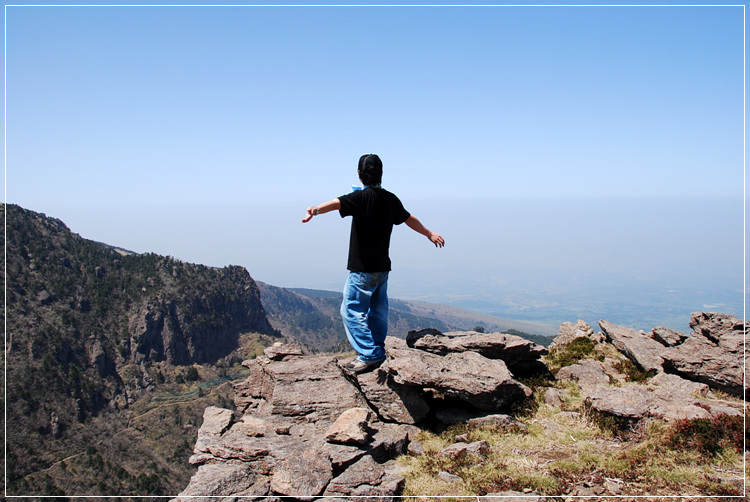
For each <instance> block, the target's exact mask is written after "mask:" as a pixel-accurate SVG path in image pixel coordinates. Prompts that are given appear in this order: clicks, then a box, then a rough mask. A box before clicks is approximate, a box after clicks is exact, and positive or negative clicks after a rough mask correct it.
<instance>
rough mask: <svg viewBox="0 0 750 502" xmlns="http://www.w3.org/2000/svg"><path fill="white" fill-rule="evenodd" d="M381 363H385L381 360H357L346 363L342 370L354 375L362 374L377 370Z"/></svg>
mask: <svg viewBox="0 0 750 502" xmlns="http://www.w3.org/2000/svg"><path fill="white" fill-rule="evenodd" d="M383 361H385V359H381V360H380V361H361V360H360V359H359V358H357V359H355V360H354V361H351V362H348V363H346V364H345V365H344V369H345V370H347V371H351V372H352V373H355V374H358V373H364V372H366V371H370V370H373V369H375V368H377V367H378V366H380V365H381V364H383Z"/></svg>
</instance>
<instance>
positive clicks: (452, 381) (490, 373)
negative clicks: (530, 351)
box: [387, 348, 531, 411]
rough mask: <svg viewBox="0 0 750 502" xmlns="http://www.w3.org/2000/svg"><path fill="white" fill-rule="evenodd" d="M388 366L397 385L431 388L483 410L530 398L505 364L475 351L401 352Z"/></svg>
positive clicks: (393, 357) (497, 408)
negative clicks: (440, 352) (447, 352)
mask: <svg viewBox="0 0 750 502" xmlns="http://www.w3.org/2000/svg"><path fill="white" fill-rule="evenodd" d="M387 365H388V371H390V372H391V373H392V374H394V380H395V381H396V382H398V383H403V384H407V385H412V386H418V387H422V388H426V387H429V388H434V389H437V390H438V391H440V392H442V393H444V394H445V395H446V396H449V397H457V398H460V399H462V400H464V401H466V402H467V403H469V404H471V405H472V406H474V407H476V408H479V409H482V410H488V411H494V410H499V409H501V408H502V407H503V406H505V405H508V404H510V403H512V402H514V401H516V400H518V399H523V398H525V397H529V396H530V395H531V390H530V389H529V388H528V387H526V386H525V385H523V384H521V383H520V382H517V381H516V380H514V379H513V376H512V375H511V373H510V371H508V368H507V367H506V366H505V363H504V362H502V361H501V360H496V359H487V358H486V357H483V356H481V355H479V354H477V353H476V352H461V353H453V352H452V353H449V354H447V355H446V356H442V357H441V356H438V355H434V354H430V353H427V352H424V351H421V350H417V349H408V348H407V349H400V350H398V351H397V353H396V354H389V359H388V362H387Z"/></svg>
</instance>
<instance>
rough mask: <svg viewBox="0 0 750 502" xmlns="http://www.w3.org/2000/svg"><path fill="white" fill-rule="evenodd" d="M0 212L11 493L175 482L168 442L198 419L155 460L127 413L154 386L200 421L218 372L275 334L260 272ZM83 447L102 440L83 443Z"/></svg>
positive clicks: (232, 371)
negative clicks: (135, 249)
mask: <svg viewBox="0 0 750 502" xmlns="http://www.w3.org/2000/svg"><path fill="white" fill-rule="evenodd" d="M2 211H4V212H5V211H7V218H6V221H7V237H8V241H7V243H6V244H7V246H6V247H7V256H6V258H7V304H8V306H9V308H8V311H7V332H8V347H7V356H8V358H7V368H8V381H7V396H6V397H7V399H6V403H7V407H8V417H7V445H8V457H7V459H8V461H7V469H8V485H7V488H8V493H9V494H22V495H37V494H44V493H47V494H51V495H61V494H76V495H89V494H134V493H138V494H143V495H156V494H159V493H176V492H177V491H179V489H181V488H182V487H184V486H185V484H186V483H187V481H188V480H189V473H190V471H191V470H192V467H190V465H189V464H188V463H187V462H186V461H185V460H186V457H185V455H183V454H180V455H179V456H176V455H175V452H176V449H177V448H178V447H180V448H181V446H180V445H183V443H184V442H185V441H187V442H188V443H189V444H193V443H194V441H195V434H196V433H197V429H182V428H178V429H176V430H174V431H170V432H169V433H166V434H165V435H164V436H163V438H162V441H163V443H164V444H165V445H167V447H166V450H167V451H165V453H164V457H163V458H161V457H159V456H158V455H157V454H156V453H154V451H155V450H154V449H153V448H151V447H148V448H147V447H146V445H147V444H148V443H149V441H151V439H150V430H151V428H149V427H146V428H144V429H143V430H140V431H135V430H134V429H133V427H132V420H134V419H135V418H136V417H138V416H140V413H141V412H143V413H145V411H146V410H143V409H141V408H143V407H146V408H147V407H149V406H151V407H158V406H161V404H159V403H158V402H156V401H152V400H151V399H152V398H153V397H154V396H157V395H158V396H170V395H173V396H180V399H179V400H176V401H177V402H179V405H180V406H187V405H188V403H192V402H195V403H200V406H199V408H200V409H195V410H192V409H191V411H190V412H189V413H186V414H184V416H182V417H181V420H182V422H183V423H192V424H193V427H197V425H199V424H200V420H201V416H202V413H203V409H204V408H205V406H206V403H208V402H211V401H210V400H211V399H214V398H213V397H212V396H215V395H216V393H217V392H222V391H220V390H219V389H222V388H224V387H227V386H224V387H222V385H221V383H222V382H226V379H227V378H233V377H234V376H235V375H238V374H241V373H242V372H243V371H246V370H244V369H243V368H241V367H239V363H240V362H241V361H242V360H243V359H247V358H250V357H254V356H256V355H258V354H259V353H261V352H262V350H263V347H265V346H268V345H269V344H270V343H272V341H273V339H274V338H275V337H278V333H277V332H275V331H274V330H273V329H272V327H271V326H270V324H269V323H268V320H267V318H266V315H265V312H264V310H263V308H262V306H261V304H260V295H259V291H258V288H257V286H256V284H255V282H254V281H253V280H252V278H251V277H250V275H249V274H248V273H247V271H246V270H245V269H243V268H241V267H226V268H221V269H219V268H211V267H206V266H203V265H193V264H188V263H184V262H181V261H179V260H176V259H174V258H171V257H164V256H159V255H156V254H153V253H149V254H143V255H136V254H128V253H125V252H123V251H121V250H119V251H118V250H116V249H113V248H111V247H109V246H106V245H104V244H100V243H97V242H93V241H90V240H86V239H83V238H81V237H80V236H78V235H76V234H73V233H72V232H70V230H69V229H68V228H67V227H66V226H65V225H64V224H63V223H62V222H60V221H59V220H55V219H52V218H48V217H46V216H45V215H42V214H39V213H35V212H33V211H27V210H25V209H23V208H20V207H18V206H15V205H3V206H2ZM222 378H223V379H222ZM173 401H175V400H174V399H170V402H173ZM221 402H222V403H223V404H225V405H227V406H231V400H229V399H226V398H222V399H221ZM145 416H146V417H149V416H152V415H149V414H147V415H145ZM157 444H158V445H161V444H162V442H159V443H157ZM90 446H95V447H96V448H97V452H96V453H92V454H91V455H85V452H86V451H87V448H88V447H90ZM157 449H159V448H157ZM181 451H182V450H181ZM97 454H98V456H97ZM160 454H161V452H160V453H159V455H160ZM165 459H166V460H165ZM108 462H109V463H110V464H111V465H113V466H118V467H117V468H112V469H110V468H109V467H108ZM151 462H153V463H155V464H156V466H157V467H156V468H150V467H149V465H150V463H151ZM119 469H125V471H126V472H127V473H128V475H127V476H126V475H125V473H124V472H123V471H121V470H119ZM157 478H158V479H157ZM144 490H145V492H144Z"/></svg>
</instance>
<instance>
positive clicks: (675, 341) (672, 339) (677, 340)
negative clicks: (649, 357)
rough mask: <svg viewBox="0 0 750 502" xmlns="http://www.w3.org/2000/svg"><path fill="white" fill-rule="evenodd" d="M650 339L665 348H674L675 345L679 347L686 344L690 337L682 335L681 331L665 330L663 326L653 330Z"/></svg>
mask: <svg viewBox="0 0 750 502" xmlns="http://www.w3.org/2000/svg"><path fill="white" fill-rule="evenodd" d="M649 337H650V338H652V339H654V340H656V341H657V342H659V343H661V344H662V345H664V346H665V347H674V346H675V345H679V344H681V343H682V342H684V341H685V339H686V338H687V337H688V336H687V335H684V334H682V333H680V332H679V331H675V330H673V329H669V328H665V327H663V326H658V327H656V328H654V329H652V330H651V335H649Z"/></svg>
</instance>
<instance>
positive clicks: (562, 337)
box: [550, 319, 605, 348]
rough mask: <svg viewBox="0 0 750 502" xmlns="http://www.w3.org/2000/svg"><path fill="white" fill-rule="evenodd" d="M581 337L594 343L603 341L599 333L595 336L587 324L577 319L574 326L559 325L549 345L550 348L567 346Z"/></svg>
mask: <svg viewBox="0 0 750 502" xmlns="http://www.w3.org/2000/svg"><path fill="white" fill-rule="evenodd" d="M581 337H583V338H588V339H590V340H592V341H593V342H595V343H601V342H603V341H604V339H605V338H604V335H602V334H601V333H596V334H595V333H594V330H593V329H591V325H590V324H589V323H587V322H586V321H584V320H582V319H578V322H576V323H575V324H573V323H572V322H564V323H562V324H561V325H560V332H559V333H558V334H557V336H556V337H555V339H554V340H553V341H552V344H550V348H553V347H561V346H563V345H567V344H569V343H570V342H572V341H573V340H575V339H576V338H581Z"/></svg>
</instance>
